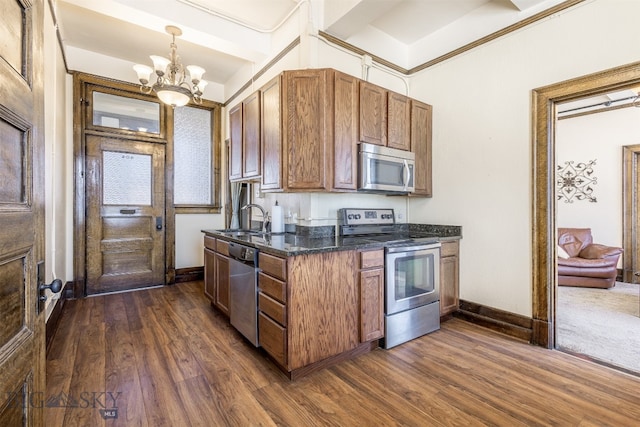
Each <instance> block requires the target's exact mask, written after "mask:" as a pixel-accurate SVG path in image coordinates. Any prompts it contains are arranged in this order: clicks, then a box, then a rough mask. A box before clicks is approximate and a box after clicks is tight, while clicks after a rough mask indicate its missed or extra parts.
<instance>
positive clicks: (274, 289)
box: [258, 273, 287, 304]
mask: <svg viewBox="0 0 640 427" xmlns="http://www.w3.org/2000/svg"><path fill="white" fill-rule="evenodd" d="M258 288H260V290H261V291H262V292H264V293H265V294H267V295H269V296H270V297H271V298H273V299H275V300H277V301H280V302H282V303H285V304H286V302H287V284H286V283H285V282H281V281H280V280H278V279H274V278H273V277H271V276H267V275H266V274H264V273H260V274H259V275H258Z"/></svg>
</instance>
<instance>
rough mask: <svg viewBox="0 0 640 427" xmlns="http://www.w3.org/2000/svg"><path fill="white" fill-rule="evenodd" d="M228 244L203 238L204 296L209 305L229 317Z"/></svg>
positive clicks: (210, 238) (209, 237)
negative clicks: (207, 299)
mask: <svg viewBox="0 0 640 427" xmlns="http://www.w3.org/2000/svg"><path fill="white" fill-rule="evenodd" d="M228 245H229V244H228V243H227V242H225V241H224V240H220V239H215V238H213V237H211V236H205V237H204V294H205V295H206V297H207V298H209V300H210V301H211V304H212V305H213V306H214V307H216V308H218V309H219V310H220V311H221V312H222V313H224V314H225V315H227V316H229V258H228V256H227V255H229V251H228Z"/></svg>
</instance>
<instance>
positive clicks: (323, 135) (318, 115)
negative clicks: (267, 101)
mask: <svg viewBox="0 0 640 427" xmlns="http://www.w3.org/2000/svg"><path fill="white" fill-rule="evenodd" d="M332 78H333V70H330V69H309V70H295V71H287V72H285V73H284V74H283V93H282V99H283V100H284V104H283V106H282V107H283V112H282V117H283V118H284V120H285V125H284V126H283V128H284V138H283V147H282V148H283V152H284V155H283V160H284V161H283V177H284V181H285V190H291V191H318V190H329V186H330V184H331V180H330V179H329V177H330V176H331V172H332V170H333V168H331V167H330V162H329V159H330V157H329V155H330V150H329V149H328V144H329V143H330V142H331V141H333V127H332V126H331V125H332V120H331V111H332V105H333V102H332V100H333V80H332Z"/></svg>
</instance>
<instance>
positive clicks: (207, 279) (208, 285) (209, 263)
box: [204, 248, 216, 303]
mask: <svg viewBox="0 0 640 427" xmlns="http://www.w3.org/2000/svg"><path fill="white" fill-rule="evenodd" d="M215 255H216V254H215V253H214V252H213V251H210V250H209V249H206V248H205V250H204V294H205V295H206V296H207V298H209V299H210V300H211V302H212V303H215V298H216V287H215V284H216V264H215Z"/></svg>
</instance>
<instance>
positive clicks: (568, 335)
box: [556, 282, 640, 373]
mask: <svg viewBox="0 0 640 427" xmlns="http://www.w3.org/2000/svg"><path fill="white" fill-rule="evenodd" d="M639 307H640V285H634V284H629V283H621V282H616V285H615V286H614V287H613V288H611V289H594V288H578V287H570V286H558V300H557V310H556V325H557V335H556V337H557V345H558V348H559V349H561V350H567V351H570V352H572V353H579V354H583V355H586V356H588V357H590V358H593V359H597V360H600V361H603V362H605V363H608V364H611V365H615V366H619V367H621V368H624V369H628V370H631V371H634V372H638V373H640V317H639V315H640V308H639Z"/></svg>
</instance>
